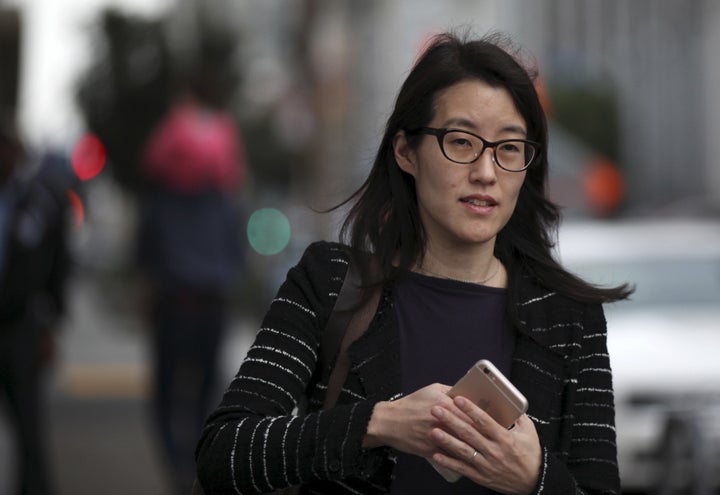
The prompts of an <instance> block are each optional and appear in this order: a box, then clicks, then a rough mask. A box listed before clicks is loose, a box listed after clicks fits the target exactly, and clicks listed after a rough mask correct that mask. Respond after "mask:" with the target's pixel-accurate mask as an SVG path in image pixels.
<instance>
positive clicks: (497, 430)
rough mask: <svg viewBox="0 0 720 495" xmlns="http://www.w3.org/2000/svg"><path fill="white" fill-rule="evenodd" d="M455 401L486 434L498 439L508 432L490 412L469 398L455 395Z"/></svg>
mask: <svg viewBox="0 0 720 495" xmlns="http://www.w3.org/2000/svg"><path fill="white" fill-rule="evenodd" d="M454 403H455V405H456V406H457V408H458V409H460V410H461V411H462V412H463V413H464V414H465V415H467V417H468V418H470V421H471V422H472V424H473V425H474V426H475V429H476V430H477V431H479V432H480V433H482V434H483V435H484V436H486V437H488V438H492V439H496V438H497V437H498V436H501V435H502V434H504V433H506V432H507V430H506V429H505V428H504V427H503V426H501V425H500V424H499V423H498V422H497V421H495V420H494V419H493V418H492V417H491V416H490V415H489V414H488V413H486V412H485V411H483V410H482V409H480V408H479V407H478V406H476V405H475V404H473V403H472V402H470V401H469V400H467V399H466V398H465V397H461V396H457V397H455V399H454Z"/></svg>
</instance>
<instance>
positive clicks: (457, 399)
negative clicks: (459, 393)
mask: <svg viewBox="0 0 720 495" xmlns="http://www.w3.org/2000/svg"><path fill="white" fill-rule="evenodd" d="M455 405H456V406H458V407H465V406H466V405H467V401H466V400H465V399H464V398H462V397H455Z"/></svg>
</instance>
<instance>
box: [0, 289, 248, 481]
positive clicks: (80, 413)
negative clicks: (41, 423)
mask: <svg viewBox="0 0 720 495" xmlns="http://www.w3.org/2000/svg"><path fill="white" fill-rule="evenodd" d="M69 296H70V298H69V303H70V308H69V315H68V319H67V321H66V323H65V325H64V329H63V330H62V333H61V336H60V339H59V349H58V354H59V356H58V361H57V364H56V367H55V369H54V370H53V374H52V377H51V379H50V380H49V387H50V390H49V398H50V400H49V403H48V409H49V413H48V415H47V417H48V418H50V422H49V425H48V429H49V436H50V440H49V449H50V460H51V466H52V469H53V473H54V476H55V480H56V486H57V487H58V492H57V493H58V495H85V494H88V495H89V494H96V493H102V494H104V495H115V494H117V495H120V494H123V495H127V494H129V493H132V494H134V495H166V494H169V493H170V491H169V490H168V487H167V485H166V479H165V476H166V474H165V471H164V466H163V464H162V462H161V460H160V458H159V450H158V448H157V445H156V438H155V432H154V431H153V427H152V424H151V423H150V419H149V410H148V402H147V396H148V391H149V380H148V376H149V375H148V372H149V363H148V360H147V358H146V356H147V355H148V353H147V349H146V345H145V340H144V334H143V326H142V323H141V322H140V321H139V320H138V315H137V314H133V313H132V312H124V313H123V312H114V311H113V310H112V309H110V308H108V306H107V302H103V294H102V292H101V291H100V290H99V287H98V284H97V282H96V281H95V280H93V279H92V278H90V277H89V276H78V277H75V278H74V279H73V280H72V282H71V286H70V294H69ZM243 326H244V325H243V324H242V323H239V322H236V323H234V324H233V327H232V329H231V330H232V331H231V332H230V334H229V336H228V341H227V345H226V346H225V358H224V366H223V369H226V370H227V371H226V374H227V376H228V378H227V379H226V380H223V383H227V382H228V380H229V377H230V375H232V374H233V373H234V372H235V371H236V369H237V367H238V366H239V364H240V361H241V360H242V358H243V356H244V350H243V347H244V346H246V345H247V337H245V338H243V335H250V334H249V333H246V334H244V333H243ZM218 393H220V391H219V392H218ZM218 399H219V396H218ZM13 462H14V453H13V451H12V444H11V438H10V432H9V431H8V430H7V426H6V425H5V424H4V422H3V424H2V427H1V428H0V494H9V493H12V492H11V485H10V484H11V483H12V476H11V473H12V463H13Z"/></svg>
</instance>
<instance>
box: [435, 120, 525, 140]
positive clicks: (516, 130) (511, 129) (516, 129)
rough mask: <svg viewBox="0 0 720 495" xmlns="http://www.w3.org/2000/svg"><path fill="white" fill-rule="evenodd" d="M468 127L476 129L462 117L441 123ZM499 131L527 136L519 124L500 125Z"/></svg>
mask: <svg viewBox="0 0 720 495" xmlns="http://www.w3.org/2000/svg"><path fill="white" fill-rule="evenodd" d="M454 126H458V127H469V128H470V129H472V130H473V131H477V126H476V125H475V124H474V123H473V122H472V121H470V120H468V119H464V118H462V117H453V118H450V119H448V120H446V121H445V122H444V124H443V127H454ZM500 132H501V133H513V134H521V135H523V136H525V137H527V131H526V130H525V129H524V128H523V127H521V126H519V125H507V126H505V127H502V128H501V129H500Z"/></svg>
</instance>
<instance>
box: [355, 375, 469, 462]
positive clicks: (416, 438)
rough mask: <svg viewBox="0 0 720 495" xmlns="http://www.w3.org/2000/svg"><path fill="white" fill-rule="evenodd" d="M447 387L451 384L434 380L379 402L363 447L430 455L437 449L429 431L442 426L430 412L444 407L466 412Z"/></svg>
mask: <svg viewBox="0 0 720 495" xmlns="http://www.w3.org/2000/svg"><path fill="white" fill-rule="evenodd" d="M448 390H450V387H449V386H447V385H441V384H439V383H434V384H432V385H428V386H427V387H423V388H421V389H420V390H417V391H416V392H413V393H412V394H410V395H406V396H405V397H403V398H401V399H398V400H395V401H392V402H379V403H378V404H377V405H376V406H375V409H374V410H373V414H372V417H371V418H370V423H369V424H368V431H367V434H366V435H365V439H364V441H363V447H365V448H373V447H379V446H381V445H387V446H390V447H393V448H395V449H397V450H400V451H402V452H407V453H409V454H415V455H419V456H422V457H430V456H431V455H432V454H433V453H434V452H437V446H436V444H435V443H434V442H433V440H432V438H431V435H430V433H431V432H432V431H433V430H434V429H438V428H442V425H441V422H440V421H438V420H437V419H436V418H435V416H433V414H432V413H431V410H432V408H433V407H436V406H437V407H442V408H443V409H444V410H447V411H453V415H457V416H458V417H461V416H462V414H463V413H462V412H461V411H460V410H459V409H458V408H457V407H456V406H455V405H454V404H453V400H452V399H451V398H450V397H448V395H447V391H448Z"/></svg>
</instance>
